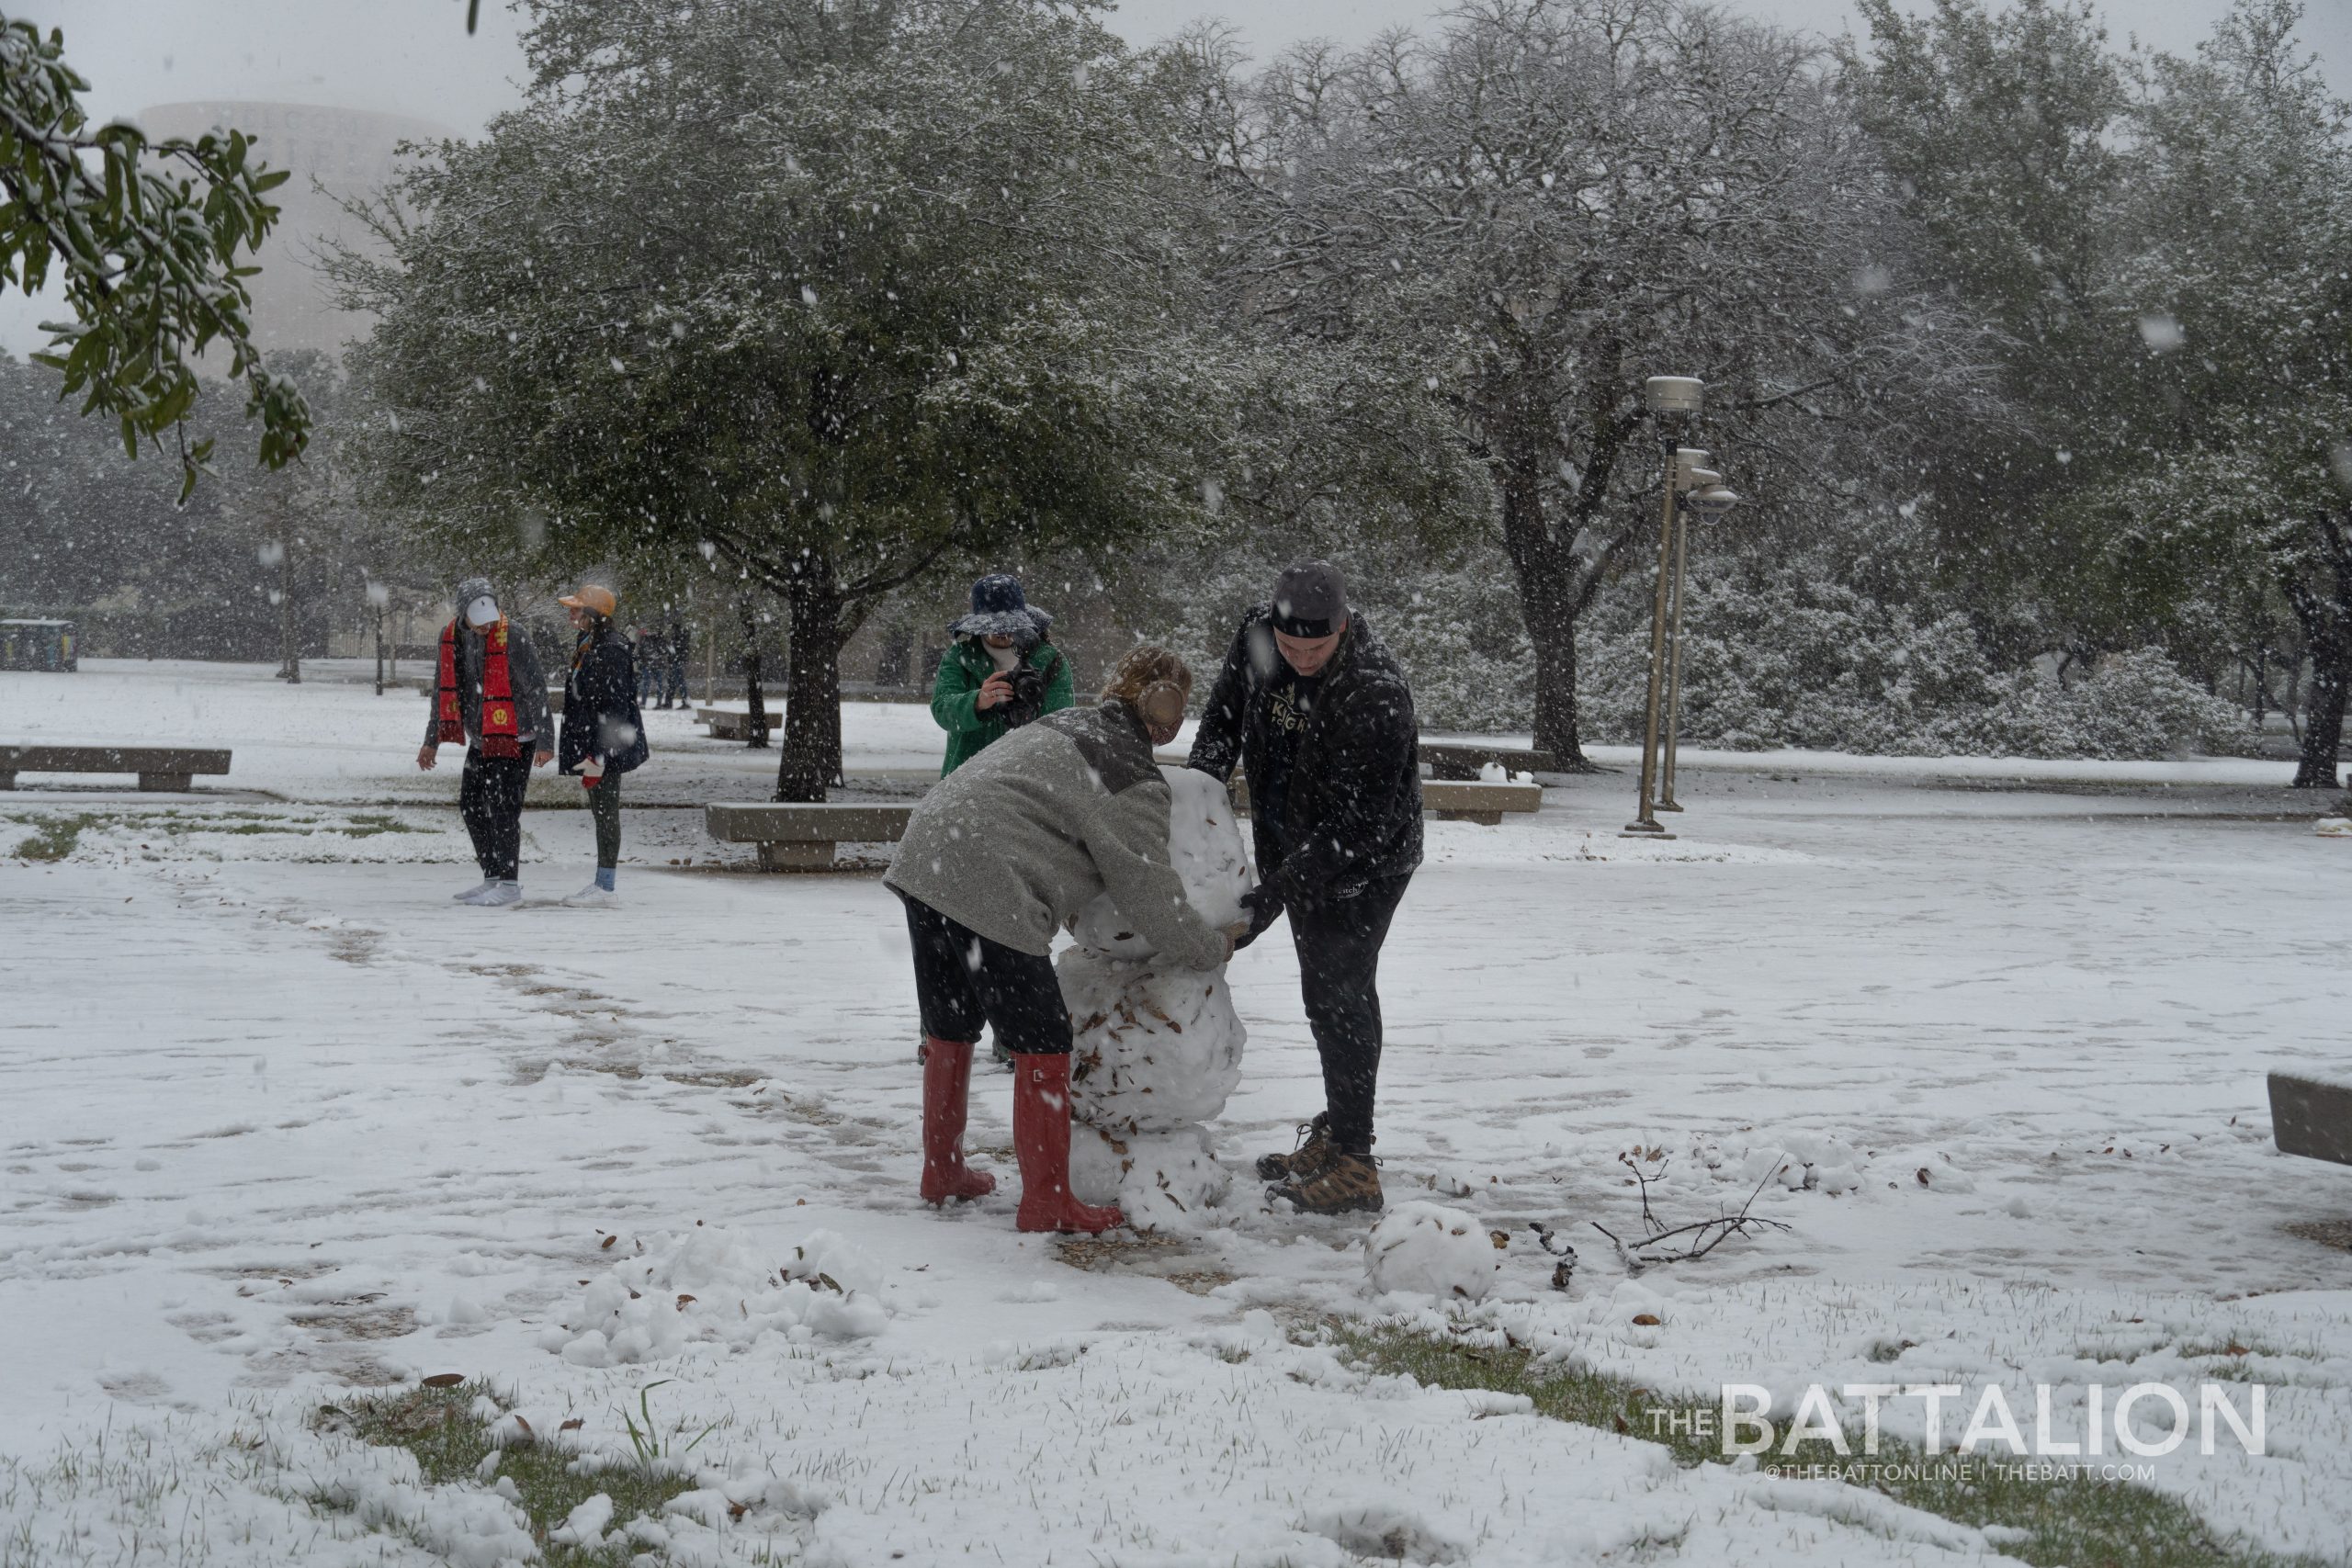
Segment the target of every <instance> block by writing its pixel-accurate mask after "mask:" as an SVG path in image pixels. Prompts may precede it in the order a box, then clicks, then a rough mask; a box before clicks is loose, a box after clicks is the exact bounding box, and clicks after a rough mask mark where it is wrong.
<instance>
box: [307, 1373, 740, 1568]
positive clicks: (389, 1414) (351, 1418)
mask: <svg viewBox="0 0 2352 1568" xmlns="http://www.w3.org/2000/svg"><path fill="white" fill-rule="evenodd" d="M490 1393H491V1391H490V1388H489V1386H488V1385H487V1384H485V1383H481V1382H461V1383H458V1384H457V1385H455V1386H454V1387H449V1388H423V1387H420V1388H408V1389H401V1390H399V1391H397V1392H394V1393H382V1394H369V1395H364V1396H361V1397H357V1398H353V1399H348V1400H345V1401H344V1403H342V1404H337V1405H329V1406H327V1407H326V1408H325V1409H323V1410H322V1411H321V1412H320V1415H319V1420H320V1424H321V1425H322V1426H336V1427H343V1428H344V1429H345V1430H347V1431H349V1432H350V1433H351V1434H352V1435H353V1436H355V1437H356V1438H360V1439H361V1440H363V1441H365V1442H370V1443H380V1444H383V1445H385V1446H386V1447H390V1448H401V1449H406V1450H408V1451H409V1452H410V1453H412V1454H414V1455H415V1456H416V1464H417V1469H418V1470H419V1471H421V1472H423V1473H424V1479H425V1481H426V1482H427V1483H431V1484H434V1485H449V1484H465V1485H477V1486H494V1485H496V1484H497V1482H498V1480H499V1478H501V1477H503V1478H505V1479H507V1480H510V1481H512V1482H514V1483H515V1492H516V1493H517V1494H519V1497H520V1503H521V1506H522V1509H523V1511H524V1512H525V1513H526V1514H527V1515H529V1516H530V1519H531V1533H532V1535H533V1536H535V1537H536V1538H537V1540H538V1544H539V1550H540V1551H541V1552H543V1553H545V1556H544V1557H543V1558H542V1559H541V1561H543V1562H547V1563H548V1564H549V1565H550V1568H620V1565H622V1564H626V1563H628V1562H629V1561H630V1560H631V1559H632V1558H634V1557H635V1556H636V1554H637V1553H638V1552H639V1551H642V1550H643V1548H642V1547H640V1546H638V1545H637V1544H635V1543H634V1542H630V1541H627V1540H622V1541H616V1542H613V1543H610V1544H608V1545H605V1546H603V1547H599V1548H596V1549H595V1550H593V1551H583V1550H582V1549H581V1548H579V1547H575V1546H561V1545H556V1544H553V1543H550V1542H549V1541H548V1531H549V1530H551V1529H557V1528H559V1527H560V1526H561V1525H562V1523H563V1521H564V1519H565V1517H567V1516H569V1515H570V1514H571V1510H572V1509H574V1508H576V1507H578V1506H580V1505H581V1504H582V1503H585V1502H586V1501H587V1500H588V1499H589V1498H591V1497H593V1496H594V1495H596V1494H597V1493H599V1492H602V1493H603V1494H605V1495H606V1496H608V1497H610V1498H611V1499H612V1500H613V1520H612V1523H613V1526H614V1527H618V1526H621V1525H625V1524H627V1523H628V1521H629V1520H631V1519H633V1518H635V1517H637V1516H638V1515H639V1514H651V1515H654V1516H655V1517H659V1516H660V1515H661V1512H662V1505H663V1504H664V1503H667V1502H668V1501H669V1500H670V1499H671V1498H673V1497H675V1496H678V1495H681V1494H683V1493H686V1492H691V1491H693V1490H694V1484H695V1483H694V1481H693V1479H692V1478H691V1477H690V1476H686V1475H682V1474H677V1473H674V1472H673V1470H672V1468H671V1467H670V1466H669V1465H667V1464H665V1463H662V1462H661V1460H662V1457H663V1456H662V1454H661V1451H660V1450H661V1449H662V1444H661V1441H660V1440H659V1439H658V1438H655V1439H651V1444H652V1449H653V1450H654V1451H653V1454H652V1456H651V1458H650V1460H648V1459H647V1458H645V1457H644V1456H646V1454H647V1448H646V1444H647V1441H648V1439H647V1438H644V1437H640V1438H639V1455H640V1460H639V1462H637V1463H633V1464H632V1463H622V1464H618V1465H609V1466H607V1467H605V1468H592V1467H584V1466H581V1465H580V1464H579V1461H580V1459H581V1454H580V1451H579V1450H576V1449H573V1448H571V1446H569V1445H568V1444H567V1443H565V1442H564V1441H563V1440H562V1434H561V1433H559V1432H541V1433H538V1434H537V1440H535V1441H532V1442H527V1443H521V1444H515V1445H510V1446H508V1447H504V1448H501V1447H500V1446H499V1445H498V1444H496V1443H493V1442H492V1441H491V1440H490V1423H488V1422H486V1421H483V1420H482V1419H481V1418H480V1417H479V1416H475V1415H474V1414H473V1405H474V1401H475V1400H476V1399H477V1398H479V1397H481V1396H482V1395H485V1394H490ZM491 1397H492V1398H493V1399H495V1397H496V1396H495V1395H494V1394H493V1395H491ZM649 1420H650V1414H649ZM493 1452H494V1453H497V1454H499V1455H500V1459H499V1461H498V1469H497V1471H496V1472H494V1473H493V1474H492V1476H491V1477H490V1478H489V1479H488V1480H487V1481H485V1480H483V1478H482V1476H481V1464H482V1461H484V1460H485V1459H487V1458H488V1457H489V1456H490V1455H491V1454H492V1453H493ZM583 1471H585V1473H583Z"/></svg>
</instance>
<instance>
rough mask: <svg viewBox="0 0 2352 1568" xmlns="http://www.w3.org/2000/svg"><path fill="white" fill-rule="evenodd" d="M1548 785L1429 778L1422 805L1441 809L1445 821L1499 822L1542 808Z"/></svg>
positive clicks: (1440, 815) (1428, 808) (1439, 813)
mask: <svg viewBox="0 0 2352 1568" xmlns="http://www.w3.org/2000/svg"><path fill="white" fill-rule="evenodd" d="M1543 807H1544V786H1543V785H1542V784H1478V783H1464V782H1462V781H1458V780H1452V779H1427V780H1424V781H1423V782H1422V784H1421V808H1422V809H1423V810H1425V811H1433V812H1435V813H1437V816H1438V820H1440V821H1442V822H1483V823H1485V824H1486V825H1487V827H1489V828H1492V827H1496V826H1498V824H1499V823H1500V822H1501V821H1502V819H1503V818H1504V817H1505V816H1506V815H1513V814H1516V813H1519V812H1522V811H1540V810H1542V809H1543Z"/></svg>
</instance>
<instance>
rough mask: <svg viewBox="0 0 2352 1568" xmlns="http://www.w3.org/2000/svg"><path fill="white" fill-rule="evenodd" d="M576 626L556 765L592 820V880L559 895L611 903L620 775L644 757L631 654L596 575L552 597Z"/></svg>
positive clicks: (582, 902)
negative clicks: (576, 782)
mask: <svg viewBox="0 0 2352 1568" xmlns="http://www.w3.org/2000/svg"><path fill="white" fill-rule="evenodd" d="M558 602H559V603H560V604H562V605H563V606H564V608H565V609H567V610H569V611H570V612H571V624H572V626H573V627H574V628H575V629H576V630H577V631H578V632H579V634H580V635H579V637H576V638H575V639H574V640H573V644H572V649H571V675H570V677H569V678H568V679H567V680H566V681H565V682H564V686H563V736H562V739H561V741H560V744H559V748H558V759H557V765H558V766H559V767H560V768H561V770H562V771H563V772H565V773H578V774H579V775H580V783H581V784H582V787H583V788H585V789H586V790H587V791H588V810H589V812H590V814H591V815H592V816H594V818H595V820H596V879H595V880H594V882H591V883H590V884H589V885H588V886H585V887H583V888H582V889H581V890H580V891H579V892H577V893H574V894H573V895H571V897H569V898H566V899H565V900H564V902H565V903H566V904H568V905H570V906H571V907H572V908H588V909H609V908H615V907H616V906H617V905H618V904H619V903H620V895H619V893H618V892H616V890H615V888H614V886H613V882H614V875H615V873H616V870H617V868H618V867H619V865H620V861H621V775H622V774H623V773H628V772H630V771H631V770H632V769H634V768H636V767H637V766H638V764H639V763H640V762H643V761H645V758H646V752H647V748H646V744H645V716H644V714H643V713H642V711H641V710H640V709H639V705H638V696H637V670H636V654H635V652H634V650H633V649H630V647H629V645H628V637H626V636H624V635H623V634H622V632H621V629H620V628H619V627H618V626H615V625H613V611H614V609H615V608H616V604H617V602H616V600H615V599H614V597H613V591H612V590H611V589H609V588H605V587H600V586H599V585H597V584H596V583H594V582H586V583H582V584H581V587H580V592H577V593H575V594H572V595H571V597H569V598H566V599H562V600H560V601H558Z"/></svg>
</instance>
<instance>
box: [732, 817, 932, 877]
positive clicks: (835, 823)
mask: <svg viewBox="0 0 2352 1568" xmlns="http://www.w3.org/2000/svg"><path fill="white" fill-rule="evenodd" d="M913 812H914V807H911V806H886V805H868V804H861V803H858V802H854V801H811V802H809V803H807V804H786V803H783V802H776V803H774V804H768V803H762V804H758V805H732V804H729V805H717V806H706V807H703V826H704V828H705V829H707V830H708V831H709V833H710V836H711V837H712V838H714V839H717V840H718V841H719V842H720V843H722V844H756V845H758V846H759V856H760V869H761V870H762V871H823V870H825V869H826V868H827V867H829V866H831V864H832V863H833V847H834V846H835V845H836V844H895V843H897V842H898V841H899V840H900V839H902V838H904V837H906V833H907V818H909V817H910V816H911V815H912V814H913Z"/></svg>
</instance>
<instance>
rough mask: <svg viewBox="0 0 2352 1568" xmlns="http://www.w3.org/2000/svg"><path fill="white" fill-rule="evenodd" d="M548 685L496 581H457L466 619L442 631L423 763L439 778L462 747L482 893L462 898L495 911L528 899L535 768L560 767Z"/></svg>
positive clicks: (463, 800) (461, 810)
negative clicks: (527, 810) (530, 792)
mask: <svg viewBox="0 0 2352 1568" xmlns="http://www.w3.org/2000/svg"><path fill="white" fill-rule="evenodd" d="M554 733H555V721H554V720H553V718H552V717H550V716H549V715H548V682H547V677H546V676H545V675H544V674H542V673H540V671H539V660H538V656H537V654H535V653H533V652H532V651H531V643H530V639H529V638H528V637H521V636H517V635H515V631H514V627H513V626H512V625H511V623H509V622H508V620H507V618H506V616H505V615H504V613H503V612H502V611H501V610H500V609H499V607H498V600H497V597H496V595H495V594H493V593H492V592H491V586H490V580H489V579H487V578H481V577H469V578H467V579H466V580H465V581H463V582H460V583H458V614H457V615H456V616H454V617H453V618H452V619H451V620H450V622H449V624H448V625H447V626H443V627H442V628H441V667H440V678H439V682H438V684H437V689H436V690H435V694H434V699H433V711H432V713H431V714H429V715H428V716H426V718H425V721H424V746H423V748H422V749H420V750H418V752H417V753H416V765H417V766H418V767H420V768H423V769H424V770H425V771H426V772H428V773H429V772H431V771H432V770H433V768H434V766H435V764H436V763H437V762H438V761H440V751H439V749H440V748H441V747H443V746H445V745H451V746H454V745H457V744H458V743H460V742H462V743H463V744H464V745H465V748H466V772H465V777H464V779H463V780H462V781H461V782H460V784H458V814H459V815H460V816H461V817H463V818H465V823H466V832H467V834H468V836H469V837H470V838H471V839H472V840H473V843H474V859H475V860H476V861H478V862H480V863H481V886H479V887H476V888H472V889H470V890H469V891H467V892H464V893H460V894H458V895H457V900H458V903H460V904H479V905H483V906H486V907H490V908H497V907H499V906H501V905H506V904H515V903H519V902H521V900H522V897H523V882H522V875H521V868H520V866H519V864H518V862H519V861H520V860H521V858H522V852H523V793H524V791H525V789H526V787H528V785H529V784H530V782H531V770H532V769H533V768H543V767H546V766H547V765H548V763H549V762H552V761H555V752H554V750H552V749H551V748H550V747H549V746H548V740H549V739H550V738H552V736H553V735H554Z"/></svg>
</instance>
